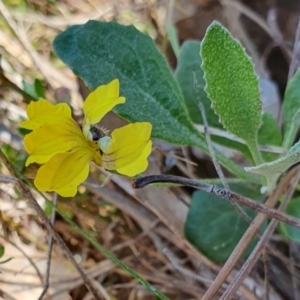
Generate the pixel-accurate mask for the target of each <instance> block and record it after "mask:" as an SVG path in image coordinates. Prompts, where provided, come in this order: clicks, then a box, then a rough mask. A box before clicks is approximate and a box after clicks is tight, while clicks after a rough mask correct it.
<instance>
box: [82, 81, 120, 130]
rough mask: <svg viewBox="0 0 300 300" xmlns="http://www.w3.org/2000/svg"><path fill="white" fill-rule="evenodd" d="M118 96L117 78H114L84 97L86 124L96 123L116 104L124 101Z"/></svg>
mask: <svg viewBox="0 0 300 300" xmlns="http://www.w3.org/2000/svg"><path fill="white" fill-rule="evenodd" d="M124 102H125V98H124V97H119V80H118V79H115V80H113V81H111V82H110V83H109V84H107V85H101V86H99V87H98V88H96V89H95V90H94V91H93V92H91V93H90V94H89V95H88V97H87V98H86V99H85V101H84V104H83V111H84V115H85V123H86V124H91V125H94V124H97V123H98V122H100V120H101V119H102V118H103V117H104V116H105V115H106V114H107V113H108V112H109V111H111V110H112V109H113V108H114V107H115V106H116V105H117V104H120V103H124Z"/></svg>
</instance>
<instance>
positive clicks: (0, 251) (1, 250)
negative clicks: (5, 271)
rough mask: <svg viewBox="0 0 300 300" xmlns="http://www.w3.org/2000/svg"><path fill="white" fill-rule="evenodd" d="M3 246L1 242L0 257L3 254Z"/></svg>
mask: <svg viewBox="0 0 300 300" xmlns="http://www.w3.org/2000/svg"><path fill="white" fill-rule="evenodd" d="M4 252H5V248H4V246H3V245H2V244H0V258H1V257H2V256H3V255H4Z"/></svg>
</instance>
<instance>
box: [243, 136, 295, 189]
mask: <svg viewBox="0 0 300 300" xmlns="http://www.w3.org/2000/svg"><path fill="white" fill-rule="evenodd" d="M298 162H300V141H298V142H297V143H296V144H295V145H294V146H293V147H292V148H291V149H290V150H289V151H288V152H287V154H286V155H285V156H282V157H280V158H278V159H276V160H274V161H272V162H268V163H264V164H261V165H258V166H255V167H246V168H245V170H246V171H247V172H251V173H255V174H260V175H263V176H265V177H266V178H267V182H268V190H269V191H270V192H271V191H272V190H273V189H274V188H275V185H276V182H277V180H278V178H279V176H280V175H281V174H282V173H284V172H285V171H286V170H287V169H288V168H289V167H291V166H293V165H295V164H296V163H298Z"/></svg>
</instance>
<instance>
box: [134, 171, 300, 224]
mask: <svg viewBox="0 0 300 300" xmlns="http://www.w3.org/2000/svg"><path fill="white" fill-rule="evenodd" d="M163 182H165V183H175V184H178V185H183V186H189V187H193V188H196V189H200V190H203V191H205V192H208V193H210V194H214V195H216V196H218V197H220V198H222V199H226V200H231V201H235V202H237V203H239V204H241V205H245V206H248V207H250V208H252V209H253V210H256V211H258V212H261V213H263V214H265V215H266V216H269V217H270V218H274V219H277V220H279V221H281V222H285V223H287V224H288V225H291V226H294V227H297V228H300V220H299V219H297V218H294V217H291V216H288V215H287V214H285V213H283V212H280V211H278V210H276V209H273V208H270V207H268V206H267V205H264V204H261V203H259V202H256V201H254V200H252V199H250V198H247V197H244V196H241V195H239V194H237V193H235V192H231V191H227V190H225V189H223V188H219V187H217V186H215V185H211V184H206V183H202V182H200V181H196V180H191V179H188V178H184V177H180V176H172V175H151V176H145V177H141V178H138V179H135V180H134V181H133V184H132V185H133V188H136V189H138V188H143V187H144V186H146V185H148V184H152V183H163Z"/></svg>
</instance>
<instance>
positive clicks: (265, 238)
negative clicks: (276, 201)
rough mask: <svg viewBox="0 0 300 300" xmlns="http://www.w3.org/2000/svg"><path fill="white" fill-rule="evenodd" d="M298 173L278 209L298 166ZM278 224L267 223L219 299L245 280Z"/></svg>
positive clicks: (225, 299)
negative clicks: (259, 237)
mask: <svg viewBox="0 0 300 300" xmlns="http://www.w3.org/2000/svg"><path fill="white" fill-rule="evenodd" d="M297 170H298V173H297V175H296V176H294V178H293V184H292V185H291V186H290V188H289V190H288V191H287V193H286V196H285V199H284V201H282V202H281V204H280V206H279V208H278V209H279V210H284V209H285V208H286V206H287V204H288V202H289V200H290V199H291V197H292V195H293V193H294V190H295V187H296V185H297V183H298V180H299V178H300V170H299V167H298V168H297ZM277 224H278V220H275V219H273V220H272V221H271V222H270V224H269V225H268V227H267V229H266V230H265V231H264V233H263V234H262V236H261V239H260V240H259V241H258V243H257V244H256V246H255V248H254V250H253V251H252V253H251V254H250V256H249V257H248V259H247V260H246V262H245V263H244V265H243V267H242V268H241V270H240V271H239V273H238V274H237V275H236V277H235V279H234V280H233V281H232V282H231V284H230V286H229V287H228V288H227V290H226V291H225V293H224V294H223V296H222V297H221V298H220V300H228V299H232V296H233V295H234V293H235V292H236V290H237V289H238V287H239V286H240V285H241V283H242V282H243V281H244V280H245V278H246V277H247V276H248V274H249V273H250V271H251V270H252V268H253V267H254V265H255V264H256V262H257V260H258V259H259V257H260V255H261V252H262V251H263V249H264V247H265V244H266V243H267V242H268V240H269V238H270V236H271V235H272V233H273V232H274V230H275V228H276V226H277Z"/></svg>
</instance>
